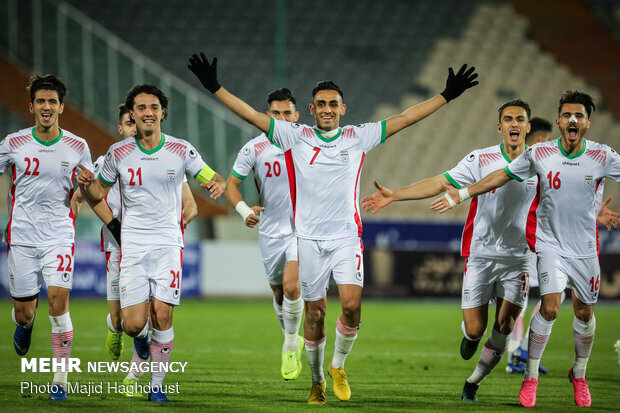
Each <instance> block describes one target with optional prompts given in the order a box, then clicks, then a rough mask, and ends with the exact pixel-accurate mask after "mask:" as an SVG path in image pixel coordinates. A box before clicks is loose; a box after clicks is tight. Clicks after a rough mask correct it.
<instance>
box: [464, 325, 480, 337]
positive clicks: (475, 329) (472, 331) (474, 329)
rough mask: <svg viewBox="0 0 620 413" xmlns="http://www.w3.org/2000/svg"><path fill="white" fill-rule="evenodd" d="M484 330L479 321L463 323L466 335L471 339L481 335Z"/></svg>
mask: <svg viewBox="0 0 620 413" xmlns="http://www.w3.org/2000/svg"><path fill="white" fill-rule="evenodd" d="M484 330H485V328H484V326H483V325H482V324H480V323H470V324H465V332H466V333H467V336H469V337H471V338H472V339H474V338H479V337H482V336H483V335H484Z"/></svg>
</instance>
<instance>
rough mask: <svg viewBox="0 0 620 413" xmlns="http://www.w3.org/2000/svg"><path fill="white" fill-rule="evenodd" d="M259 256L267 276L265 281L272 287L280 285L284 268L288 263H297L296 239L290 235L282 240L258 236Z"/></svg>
mask: <svg viewBox="0 0 620 413" xmlns="http://www.w3.org/2000/svg"><path fill="white" fill-rule="evenodd" d="M258 245H259V246H260V255H261V257H263V265H264V266H265V273H266V274H267V281H268V282H269V284H272V285H282V277H283V276H284V267H285V266H286V263H287V262H289V261H297V238H296V237H295V235H293V234H291V235H289V236H287V237H283V238H272V237H267V236H264V235H260V234H259V235H258Z"/></svg>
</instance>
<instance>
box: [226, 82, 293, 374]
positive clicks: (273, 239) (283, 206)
mask: <svg viewBox="0 0 620 413" xmlns="http://www.w3.org/2000/svg"><path fill="white" fill-rule="evenodd" d="M267 104H268V105H269V109H268V111H267V114H268V115H269V116H271V117H273V118H274V119H278V120H283V121H287V122H296V121H297V119H299V112H298V111H297V108H296V106H295V105H296V101H295V97H294V96H293V93H292V92H291V91H290V90H289V89H287V88H283V89H278V90H274V91H273V92H271V93H270V94H269V95H268V96H267ZM251 171H254V181H255V182H256V187H257V189H258V193H259V194H260V206H254V207H252V208H250V207H249V206H248V205H247V204H246V203H245V202H244V201H243V196H242V195H241V192H239V185H241V183H242V182H243V180H244V179H245V178H246V177H247V176H248V175H249V174H250V172H251ZM226 197H227V198H228V200H229V201H230V203H231V205H232V206H233V207H235V209H236V210H237V211H238V212H239V214H240V215H241V217H242V218H243V220H244V223H245V225H247V226H248V227H250V228H254V227H255V226H256V224H259V227H258V239H259V245H260V250H261V256H262V258H263V263H264V265H265V271H266V273H267V281H268V282H269V286H270V287H271V290H272V291H273V307H274V309H275V310H276V317H277V319H278V321H279V323H280V327H281V328H282V332H283V333H284V344H283V345H282V362H281V365H280V373H281V374H282V377H283V378H284V380H295V379H296V378H297V377H299V374H300V373H301V366H302V363H301V351H302V349H303V346H304V340H303V337H301V336H299V326H300V325H301V318H302V314H303V311H304V302H303V300H302V299H301V297H300V288H299V268H298V265H297V240H296V238H295V235H294V234H293V228H292V225H291V220H292V219H293V209H292V204H291V196H290V191H289V184H288V174H287V172H286V163H285V160H284V151H283V150H282V148H280V147H279V146H277V145H276V144H274V143H272V142H271V141H270V140H269V139H268V138H267V136H266V135H265V134H264V133H263V134H261V135H260V136H257V137H256V138H254V139H252V140H251V141H249V142H248V143H246V144H245V145H244V146H243V148H241V150H240V151H239V154H238V155H237V159H236V160H235V164H234V165H233V167H232V171H231V174H230V176H229V177H228V182H227V183H226ZM261 211H262V213H261ZM259 213H260V217H259Z"/></svg>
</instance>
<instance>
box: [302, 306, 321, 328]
mask: <svg viewBox="0 0 620 413" xmlns="http://www.w3.org/2000/svg"><path fill="white" fill-rule="evenodd" d="M306 319H307V320H308V323H310V325H316V324H319V323H322V322H323V320H324V319H325V308H322V307H310V308H308V309H307V311H306Z"/></svg>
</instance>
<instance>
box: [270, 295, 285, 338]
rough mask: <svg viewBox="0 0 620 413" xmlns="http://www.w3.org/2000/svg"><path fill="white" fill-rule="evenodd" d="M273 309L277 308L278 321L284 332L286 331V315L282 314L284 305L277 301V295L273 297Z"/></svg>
mask: <svg viewBox="0 0 620 413" xmlns="http://www.w3.org/2000/svg"><path fill="white" fill-rule="evenodd" d="M273 309H274V310H276V318H277V319H278V323H280V328H281V329H282V333H284V317H283V315H282V306H281V305H280V304H278V303H277V301H276V297H273Z"/></svg>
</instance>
